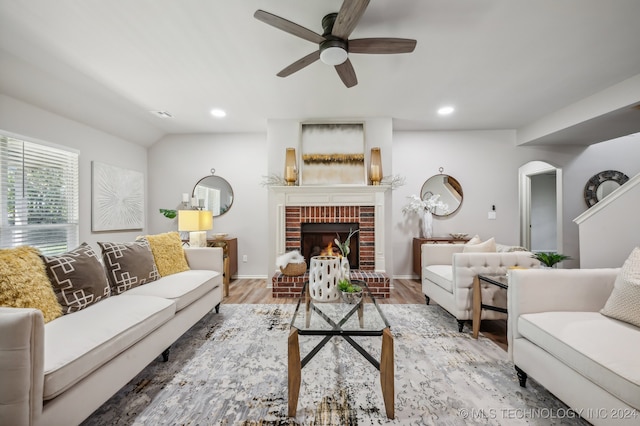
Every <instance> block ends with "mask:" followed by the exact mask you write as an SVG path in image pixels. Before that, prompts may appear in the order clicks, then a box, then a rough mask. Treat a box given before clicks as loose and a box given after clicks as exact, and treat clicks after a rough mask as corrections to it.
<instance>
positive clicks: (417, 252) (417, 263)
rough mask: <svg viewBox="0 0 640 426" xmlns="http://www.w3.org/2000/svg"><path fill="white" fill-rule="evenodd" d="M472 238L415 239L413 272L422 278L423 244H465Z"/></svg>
mask: <svg viewBox="0 0 640 426" xmlns="http://www.w3.org/2000/svg"><path fill="white" fill-rule="evenodd" d="M469 240H470V238H453V237H430V238H414V239H413V272H415V274H416V275H417V276H418V278H421V277H422V248H421V247H422V245H423V244H464V243H466V242H467V241H469Z"/></svg>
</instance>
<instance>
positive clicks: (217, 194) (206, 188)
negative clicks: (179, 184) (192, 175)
mask: <svg viewBox="0 0 640 426" xmlns="http://www.w3.org/2000/svg"><path fill="white" fill-rule="evenodd" d="M215 171H216V170H215V169H211V175H210V176H205V177H203V178H202V179H200V180H199V181H198V182H197V183H196V184H195V186H194V187H193V192H192V197H194V198H195V199H197V200H198V206H199V207H200V208H201V209H203V210H210V211H211V212H212V213H213V217H218V216H222V215H223V214H225V213H226V212H228V211H229V209H230V208H231V205H232V204H233V188H231V185H230V184H229V182H227V180H226V179H224V178H222V177H220V176H215V175H214V174H215Z"/></svg>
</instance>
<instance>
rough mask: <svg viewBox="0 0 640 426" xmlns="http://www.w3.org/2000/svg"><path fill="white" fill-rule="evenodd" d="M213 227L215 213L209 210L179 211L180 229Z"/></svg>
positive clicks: (201, 229)
mask: <svg viewBox="0 0 640 426" xmlns="http://www.w3.org/2000/svg"><path fill="white" fill-rule="evenodd" d="M211 228H213V214H212V213H211V212H210V211H209V210H180V211H178V230H179V231H183V232H191V231H207V230H209V229H211Z"/></svg>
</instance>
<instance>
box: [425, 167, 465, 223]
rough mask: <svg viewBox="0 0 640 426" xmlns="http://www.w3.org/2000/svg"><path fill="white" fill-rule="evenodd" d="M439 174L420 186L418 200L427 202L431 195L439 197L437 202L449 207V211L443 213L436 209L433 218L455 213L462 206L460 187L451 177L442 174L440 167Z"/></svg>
mask: <svg viewBox="0 0 640 426" xmlns="http://www.w3.org/2000/svg"><path fill="white" fill-rule="evenodd" d="M439 171H440V174H437V175H434V176H431V177H430V178H429V179H427V180H426V181H425V182H424V184H423V185H422V189H421V190H420V198H421V199H422V200H427V199H429V198H430V197H432V196H433V195H439V196H440V197H439V198H438V200H440V201H442V202H443V203H444V204H446V205H448V206H449V211H448V212H444V211H442V210H441V209H436V211H435V212H433V215H434V216H440V217H445V216H449V215H452V214H453V213H455V212H456V211H457V210H458V209H459V208H460V206H461V205H462V198H463V197H462V186H461V185H460V182H458V180H457V179H456V178H454V177H453V176H449V175H447V174H444V173H442V172H443V171H444V169H443V168H442V167H440V169H439Z"/></svg>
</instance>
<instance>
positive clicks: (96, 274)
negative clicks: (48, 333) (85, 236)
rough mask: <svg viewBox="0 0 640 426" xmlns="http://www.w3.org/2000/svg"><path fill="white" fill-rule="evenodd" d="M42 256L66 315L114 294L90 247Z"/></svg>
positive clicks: (81, 246) (87, 245)
mask: <svg viewBox="0 0 640 426" xmlns="http://www.w3.org/2000/svg"><path fill="white" fill-rule="evenodd" d="M41 257H42V260H43V261H44V264H45V267H46V270H47V276H48V277H49V281H51V285H52V287H53V291H54V293H55V294H56V297H57V298H58V302H59V303H60V305H61V306H62V313H63V314H70V313H72V312H77V311H79V310H81V309H84V308H86V307H87V306H91V305H92V304H94V303H97V302H99V301H100V300H102V299H103V298H106V297H109V296H110V295H111V292H110V289H109V283H108V282H107V277H106V276H105V274H104V268H103V267H102V265H101V264H100V260H99V259H98V255H97V254H96V252H95V251H93V249H92V248H91V246H90V245H89V244H87V243H82V244H81V245H80V246H79V247H78V248H76V249H74V250H71V251H68V252H66V253H63V254H60V255H56V256H41Z"/></svg>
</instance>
